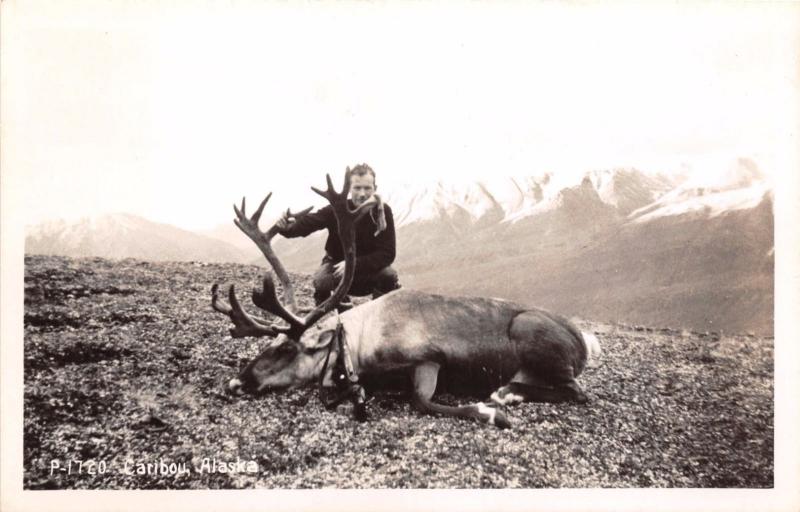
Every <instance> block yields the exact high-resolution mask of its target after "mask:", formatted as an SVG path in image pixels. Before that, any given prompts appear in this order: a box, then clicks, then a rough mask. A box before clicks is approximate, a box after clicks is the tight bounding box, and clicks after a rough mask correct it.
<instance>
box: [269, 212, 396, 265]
mask: <svg viewBox="0 0 800 512" xmlns="http://www.w3.org/2000/svg"><path fill="white" fill-rule="evenodd" d="M348 205H349V206H350V208H353V203H352V201H350V200H348ZM383 209H384V215H385V216H386V229H384V230H383V231H381V232H380V233H379V234H378V236H375V231H376V230H377V223H376V222H375V220H373V216H374V215H376V212H375V210H374V209H373V211H371V212H370V213H368V214H366V215H364V216H363V217H362V218H361V219H359V220H358V222H357V223H356V270H357V271H358V273H359V274H361V275H363V274H372V273H375V272H377V271H379V270H381V269H382V268H384V267H388V266H389V265H391V264H392V262H393V261H394V258H395V252H396V242H395V235H394V216H393V215H392V209H391V208H390V207H389V205H388V204H384V205H383ZM321 229H327V230H328V241H327V242H325V252H326V253H327V254H328V256H330V257H331V259H332V260H333V263H338V262H340V261H342V260H343V259H344V252H343V251H342V242H341V240H340V239H339V232H338V229H337V225H336V216H335V215H334V213H333V208H332V207H331V206H330V205H327V206H325V207H323V208H321V209H320V210H317V211H315V212H313V213H309V214H308V215H305V216H304V217H301V218H299V219H297V220H296V221H295V222H294V223H293V224H291V225H290V226H289V227H288V228H286V229H285V230H283V231H281V234H282V235H283V236H285V237H286V238H297V237H301V236H308V235H310V234H311V233H313V232H315V231H319V230H321Z"/></svg>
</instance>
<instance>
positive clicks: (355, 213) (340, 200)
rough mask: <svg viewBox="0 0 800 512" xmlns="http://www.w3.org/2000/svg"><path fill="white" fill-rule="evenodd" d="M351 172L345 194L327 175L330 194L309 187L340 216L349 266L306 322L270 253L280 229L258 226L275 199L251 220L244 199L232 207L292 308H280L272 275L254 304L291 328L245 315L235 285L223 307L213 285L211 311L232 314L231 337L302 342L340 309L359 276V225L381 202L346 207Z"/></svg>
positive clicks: (283, 272) (255, 294)
mask: <svg viewBox="0 0 800 512" xmlns="http://www.w3.org/2000/svg"><path fill="white" fill-rule="evenodd" d="M350 172H351V171H350V168H349V167H348V168H347V170H346V171H345V175H344V186H343V187H342V191H341V192H336V190H334V188H333V182H332V181H331V177H330V175H329V174H328V175H326V176H325V177H326V179H327V182H328V189H327V190H325V191H322V190H319V189H317V188H314V187H311V189H312V190H313V191H314V192H316V193H317V194H319V195H321V196H322V197H324V198H325V199H327V200H328V202H329V203H330V204H331V207H332V208H333V213H334V215H335V216H336V222H337V227H338V232H339V239H340V240H341V242H342V248H343V250H344V255H345V267H344V275H343V277H342V279H341V281H340V282H339V284H338V285H337V286H336V289H335V290H334V291H333V294H331V296H330V297H329V298H328V299H327V300H326V301H325V302H323V303H322V304H320V305H319V306H317V307H316V308H314V309H313V310H311V312H310V313H308V314H307V315H306V316H305V317H304V318H302V319H301V318H299V317H298V316H296V314H295V312H296V311H297V305H296V303H295V300H294V287H293V286H292V283H291V281H290V280H289V275H288V274H287V273H286V269H285V268H284V267H283V265H282V264H281V262H280V260H279V259H278V257H277V256H276V255H275V252H274V251H273V250H272V245H271V244H272V238H273V237H274V236H275V235H276V234H278V233H279V232H280V230H279V228H278V226H277V224H276V225H274V226H272V227H271V228H270V229H268V230H267V231H261V229H260V228H259V227H258V221H259V220H260V219H261V214H262V213H263V211H264V207H265V206H266V204H267V201H269V199H270V197H272V194H271V193H270V194H268V195H267V197H266V198H264V200H263V201H261V204H260V205H259V207H258V208H257V209H256V211H255V213H253V215H252V216H250V217H248V216H247V212H246V203H245V199H244V198H242V205H241V207H237V206H236V205H234V206H233V210H234V212H236V219H234V221H233V222H234V223H235V224H236V226H238V227H239V229H241V230H242V231H243V232H244V233H245V234H246V235H247V236H248V237H250V239H251V240H253V242H255V243H256V245H257V246H258V248H259V249H261V252H262V253H263V254H264V256H265V257H266V258H267V261H269V263H270V265H272V268H273V269H274V270H275V273H276V274H277V275H278V279H280V281H281V284H282V285H283V292H284V293H283V295H284V299H285V301H286V302H287V303H288V304H289V309H287V308H286V307H284V305H283V304H281V302H280V300H278V295H277V292H276V290H275V283H274V281H273V280H272V276H271V275H270V274H269V273H267V275H265V276H264V282H263V289H262V290H260V291H259V290H254V291H253V295H252V298H253V303H255V305H256V306H258V307H260V308H262V309H264V310H266V311H268V312H270V313H272V314H273V315H275V316H277V317H279V318H281V319H283V320H284V321H285V322H286V323H288V324H289V325H288V326H280V325H277V324H267V323H265V322H264V321H263V320H260V319H258V318H255V317H253V316H251V315H250V314H248V313H247V312H246V311H244V309H242V306H241V304H239V301H238V299H237V298H236V294H235V293H234V289H233V286H231V287H230V289H229V290H228V297H229V299H228V300H229V301H230V306H228V305H226V304H223V303H222V302H220V300H219V296H218V288H219V287H218V286H217V285H216V284H215V285H214V286H213V287H212V289H211V306H212V307H213V308H214V310H216V311H219V312H220V313H224V314H225V315H228V316H229V317H230V319H231V320H232V321H233V323H234V325H235V327H234V328H233V329H231V335H232V336H233V337H235V338H241V337H244V336H275V335H277V334H281V333H284V334H288V335H289V337H290V338H291V339H294V340H299V339H300V335H301V334H302V333H303V332H304V331H305V330H306V329H308V328H309V327H311V326H312V325H313V324H314V322H316V321H317V320H319V319H320V318H322V317H323V316H325V315H326V314H327V313H328V312H330V311H331V310H333V308H335V307H336V305H338V304H339V302H341V300H342V298H343V297H344V296H345V295H346V294H347V291H348V290H349V289H350V285H351V284H352V283H353V277H354V276H355V264H356V240H355V223H356V221H357V220H358V219H360V218H361V217H362V216H363V215H364V214H366V213H367V212H368V211H369V210H370V209H371V208H372V207H374V206H376V205H379V203H380V201H379V199H377V198H375V196H373V197H372V198H370V199H369V200H368V201H365V202H364V203H362V204H361V205H360V206H358V207H357V208H355V209H353V210H351V209H350V207H349V206H348V204H347V196H348V194H349V192H350ZM309 211H311V208H306V209H305V210H303V211H301V212H298V213H292V212H290V211H289V210H286V216H287V217H288V218H292V217H294V218H298V217H301V216H303V215H305V214H307V213H308V212H309Z"/></svg>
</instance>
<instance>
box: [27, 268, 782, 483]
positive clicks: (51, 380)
mask: <svg viewBox="0 0 800 512" xmlns="http://www.w3.org/2000/svg"><path fill="white" fill-rule="evenodd" d="M25 263H26V266H25V389H24V404H25V405H24V407H25V409H24V462H25V471H24V487H25V488H26V489H76V488H80V489H84V488H87V489H137V488H142V489H172V488H192V489H219V488H322V487H337V488H424V487H435V488H540V487H759V488H764V487H772V485H773V425H774V424H773V340H772V339H771V338H758V337H753V336H747V335H738V334H730V333H724V334H722V333H694V332H686V331H680V330H673V329H669V328H660V327H656V328H650V327H642V326H623V325H608V324H596V323H587V322H583V323H581V327H582V328H583V329H584V330H591V331H594V332H595V333H597V336H598V338H599V339H600V341H601V343H602V344H603V348H604V354H603V356H602V358H601V362H602V366H600V367H599V368H595V369H590V370H588V371H587V372H586V373H585V374H584V375H582V376H581V377H580V379H579V381H580V383H581V385H582V387H583V388H584V389H585V390H586V391H587V393H588V394H589V395H590V397H591V399H592V400H591V402H590V403H589V404H586V405H574V404H536V403H531V404H522V405H519V406H516V407H513V408H509V409H508V411H507V413H508V416H509V418H510V420H511V421H512V422H513V424H514V428H513V429H510V430H505V431H501V430H498V429H495V428H493V427H490V426H487V425H483V424H479V423H475V422H469V421H464V420H457V419H454V418H448V417H434V416H423V415H421V414H420V413H418V412H416V411H415V410H414V409H413V408H412V407H411V406H410V404H409V403H408V400H407V399H406V396H405V394H404V393H403V392H402V391H383V392H379V393H376V394H375V395H374V396H373V397H372V399H371V401H370V404H369V412H370V420H369V421H368V422H367V423H363V424H361V423H356V422H354V421H352V420H351V419H350V417H349V416H348V415H346V414H343V413H341V412H336V411H333V412H327V411H325V410H324V409H323V408H322V406H321V405H320V403H319V401H318V398H317V395H316V392H315V390H314V389H313V388H312V387H310V388H305V389H297V390H292V391H287V392H283V393H275V394H270V395H267V396H264V397H260V398H234V397H231V396H228V395H227V394H226V393H224V392H223V385H224V383H225V382H227V381H228V380H229V379H230V378H231V377H232V376H233V375H235V374H236V372H237V370H238V369H239V368H240V367H241V366H242V365H243V364H244V363H245V362H246V361H247V360H248V359H249V358H250V357H252V356H254V355H256V354H257V353H258V352H259V347H260V346H262V345H263V343H264V340H258V339H249V338H248V339H241V340H232V339H230V338H228V337H227V334H228V332H227V330H228V327H229V325H228V321H227V318H225V317H224V316H222V315H219V314H217V313H214V312H212V310H211V308H210V304H209V302H210V301H209V298H210V297H209V290H210V288H211V285H212V284H213V283H215V282H220V283H223V284H227V283H236V284H238V287H239V290H240V296H242V297H244V296H245V295H246V294H245V293H241V291H244V290H247V289H249V288H250V287H251V286H253V285H255V284H256V283H257V282H258V281H259V278H260V273H261V269H259V268H257V267H254V266H243V265H234V264H213V265H212V264H201V263H148V262H141V261H136V260H124V261H120V262H116V261H107V260H101V259H68V258H60V257H27V258H26V260H25ZM294 277H295V278H296V283H297V284H296V288H297V290H298V293H299V295H300V296H301V299H302V300H305V301H308V296H309V292H310V288H309V279H308V277H307V276H294ZM531 302H532V303H535V300H534V299H532V300H531ZM250 309H251V310H252V309H254V308H253V307H252V306H250ZM477 398H485V397H477ZM440 399H441V400H442V401H444V402H447V403H456V402H467V401H473V400H474V399H475V398H474V397H454V396H449V395H447V396H443V397H440ZM237 461H238V462H240V464H238V466H237V465H236V463H237ZM222 463H225V464H232V465H233V466H234V467H233V468H231V467H229V466H224V467H222V466H220V464H222ZM145 464H153V465H151V466H150V468H149V469H150V471H149V473H148V472H147V470H148V468H147V466H145ZM223 469H224V470H225V471H223ZM231 469H234V470H235V471H231ZM173 470H174V471H173ZM142 471H143V472H144V474H139V472H142Z"/></svg>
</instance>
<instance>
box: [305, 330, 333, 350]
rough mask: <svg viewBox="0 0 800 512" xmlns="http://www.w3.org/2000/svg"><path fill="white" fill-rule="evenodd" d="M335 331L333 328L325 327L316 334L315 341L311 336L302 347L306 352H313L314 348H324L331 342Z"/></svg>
mask: <svg viewBox="0 0 800 512" xmlns="http://www.w3.org/2000/svg"><path fill="white" fill-rule="evenodd" d="M335 332H336V330H335V329H326V330H324V331H321V332H320V333H319V335H318V336H317V339H316V341H314V339H313V338H312V339H311V340H309V341H308V342H307V344H306V346H305V347H303V348H304V349H305V350H306V352H313V351H315V350H319V349H322V348H326V347H327V346H328V345H330V344H331V341H332V340H333V335H334V333H335Z"/></svg>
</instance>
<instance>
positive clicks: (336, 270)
mask: <svg viewBox="0 0 800 512" xmlns="http://www.w3.org/2000/svg"><path fill="white" fill-rule="evenodd" d="M342 276H344V261H340V262H339V263H337V264H336V265H334V266H333V277H335V278H336V279H341V278H342Z"/></svg>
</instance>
